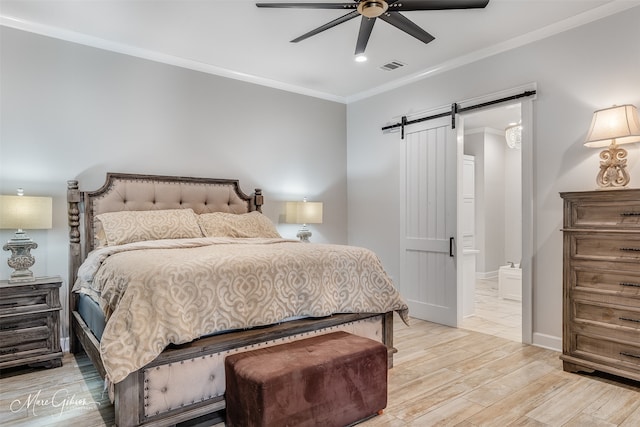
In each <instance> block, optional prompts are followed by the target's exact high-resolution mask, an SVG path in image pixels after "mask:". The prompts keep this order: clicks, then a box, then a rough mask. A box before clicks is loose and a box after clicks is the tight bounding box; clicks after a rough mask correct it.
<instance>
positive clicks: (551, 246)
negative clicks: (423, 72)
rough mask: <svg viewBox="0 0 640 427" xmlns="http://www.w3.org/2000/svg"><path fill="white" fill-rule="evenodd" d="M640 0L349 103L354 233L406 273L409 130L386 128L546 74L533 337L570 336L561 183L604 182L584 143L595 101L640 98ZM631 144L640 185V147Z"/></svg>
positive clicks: (588, 185)
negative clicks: (404, 181)
mask: <svg viewBox="0 0 640 427" xmlns="http://www.w3.org/2000/svg"><path fill="white" fill-rule="evenodd" d="M638 22H640V7H635V8H632V9H629V10H627V11H625V12H622V13H620V14H616V15H613V16H610V17H607V18H604V19H602V20H599V21H595V22H592V23H590V24H587V25H584V26H582V27H578V28H575V29H572V30H570V31H567V32H564V33H561V34H558V35H556V36H553V37H550V38H547V39H544V40H541V41H538V42H536V43H532V44H529V45H526V46H523V47H520V48H517V49H514V50H511V51H508V52H504V53H502V54H499V55H495V56H493V57H490V58H487V59H484V60H481V61H477V62H475V63H472V64H469V65H466V66H463V67H459V68H457V69H454V70H451V71H448V72H445V73H442V74H438V75H434V76H432V77H430V78H428V79H425V80H422V81H420V82H416V83H413V84H411V85H407V86H405V87H402V88H399V89H396V90H394V91H392V92H387V93H383V94H380V95H377V96H374V97H371V98H368V99H364V100H362V101H359V102H355V103H352V104H349V105H348V108H347V124H348V129H347V135H348V149H347V157H348V161H347V169H348V187H349V210H348V212H349V227H348V231H349V242H350V243H352V244H357V245H365V246H368V247H370V248H371V249H373V250H374V251H376V252H377V253H378V255H379V256H380V257H381V259H382V261H383V263H384V264H385V266H386V268H387V269H388V270H389V272H390V273H391V274H392V275H393V276H395V277H398V272H399V247H400V246H399V218H398V212H399V209H398V204H399V195H398V193H399V178H398V175H399V174H398V167H399V164H400V162H399V159H398V155H399V152H400V148H399V144H400V136H399V134H397V133H396V134H383V133H382V132H381V131H380V128H381V127H382V126H383V125H385V124H387V123H389V122H392V121H395V120H392V119H393V118H394V117H395V118H397V117H400V116H402V115H404V114H409V113H411V112H415V111H424V110H429V109H433V108H436V107H440V106H443V105H450V104H451V103H452V102H456V101H461V100H466V99H471V98H474V97H478V96H482V95H485V94H490V93H495V92H499V91H501V90H505V89H509V88H512V87H518V86H521V85H523V84H528V83H530V82H536V83H537V89H538V96H537V101H535V102H534V104H535V105H534V123H535V126H534V129H533V132H534V144H535V147H534V148H533V152H534V158H533V164H534V177H533V179H534V181H533V186H534V201H533V202H534V216H535V223H534V240H535V241H534V259H533V298H534V299H533V333H534V336H533V339H534V342H536V343H539V344H542V345H549V346H554V347H556V348H559V346H560V342H561V341H560V339H561V336H562V235H561V232H560V228H561V225H562V202H561V199H560V197H559V195H558V193H559V192H561V191H579V190H593V189H595V176H596V174H597V171H598V164H599V159H598V153H599V150H594V149H589V148H586V147H584V146H583V145H582V142H583V140H584V138H585V135H586V132H587V130H588V128H589V124H590V122H591V117H592V114H593V111H594V110H597V109H599V108H605V107H609V106H611V105H613V104H623V103H630V104H634V105H636V106H640V77H639V76H640V52H639V50H638V43H637V41H638V40H640V25H638ZM627 148H628V150H629V164H630V173H631V186H633V187H640V147H638V145H637V144H636V145H632V146H628V147H627Z"/></svg>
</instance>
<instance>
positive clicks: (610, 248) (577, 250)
mask: <svg viewBox="0 0 640 427" xmlns="http://www.w3.org/2000/svg"><path fill="white" fill-rule="evenodd" d="M570 242H571V243H570V247H571V257H572V258H574V259H601V260H612V261H615V260H619V261H640V235H638V234H636V235H624V234H619V235H618V234H612V233H600V234H598V235H595V234H586V233H585V234H583V233H572V234H571V236H570Z"/></svg>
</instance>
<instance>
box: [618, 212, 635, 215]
mask: <svg viewBox="0 0 640 427" xmlns="http://www.w3.org/2000/svg"><path fill="white" fill-rule="evenodd" d="M620 216H640V212H622V213H621V214H620Z"/></svg>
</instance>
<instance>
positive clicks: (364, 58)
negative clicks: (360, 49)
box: [355, 54, 367, 62]
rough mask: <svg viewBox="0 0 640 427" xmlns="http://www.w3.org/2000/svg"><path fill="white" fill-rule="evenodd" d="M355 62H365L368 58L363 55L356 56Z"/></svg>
mask: <svg viewBox="0 0 640 427" xmlns="http://www.w3.org/2000/svg"><path fill="white" fill-rule="evenodd" d="M355 60H356V62H365V61H366V60H367V57H366V56H364V55H363V54H360V55H356V57H355Z"/></svg>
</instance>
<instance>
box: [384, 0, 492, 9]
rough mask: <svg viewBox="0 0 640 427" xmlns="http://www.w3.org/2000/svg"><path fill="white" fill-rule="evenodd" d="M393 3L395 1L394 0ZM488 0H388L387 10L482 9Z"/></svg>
mask: <svg viewBox="0 0 640 427" xmlns="http://www.w3.org/2000/svg"><path fill="white" fill-rule="evenodd" d="M394 3H395V2H394ZM487 4H489V0H403V1H402V2H399V3H398V4H393V3H390V2H389V12H395V11H398V12H407V11H411V10H449V9H482V8H484V7H486V6H487Z"/></svg>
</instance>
